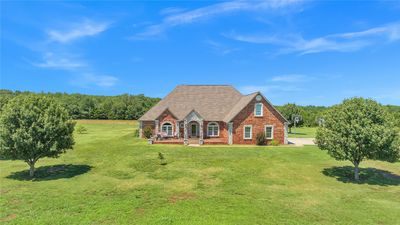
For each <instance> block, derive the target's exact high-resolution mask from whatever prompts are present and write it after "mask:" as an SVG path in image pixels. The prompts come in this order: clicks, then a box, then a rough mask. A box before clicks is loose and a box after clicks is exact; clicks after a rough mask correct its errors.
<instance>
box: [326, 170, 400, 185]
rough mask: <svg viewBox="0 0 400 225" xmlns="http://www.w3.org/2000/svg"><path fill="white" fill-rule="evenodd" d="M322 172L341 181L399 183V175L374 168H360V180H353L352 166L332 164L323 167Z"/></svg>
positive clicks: (374, 183) (378, 183) (375, 183)
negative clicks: (332, 165)
mask: <svg viewBox="0 0 400 225" xmlns="http://www.w3.org/2000/svg"><path fill="white" fill-rule="evenodd" d="M322 173H323V174H324V175H326V176H329V177H335V178H336V180H338V181H341V182H343V183H355V184H369V185H380V186H389V185H400V176H399V175H397V174H394V173H392V172H390V171H387V170H380V169H376V168H360V180H359V181H358V182H357V181H356V180H354V167H352V166H334V167H331V168H325V169H323V170H322Z"/></svg>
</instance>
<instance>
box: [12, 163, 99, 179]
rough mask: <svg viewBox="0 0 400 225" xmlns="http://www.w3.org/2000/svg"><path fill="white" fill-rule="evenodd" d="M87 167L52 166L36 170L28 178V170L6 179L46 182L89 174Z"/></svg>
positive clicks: (15, 173)
mask: <svg viewBox="0 0 400 225" xmlns="http://www.w3.org/2000/svg"><path fill="white" fill-rule="evenodd" d="M91 169H92V167H91V166H89V165H72V164H68V165H66V164H59V165H52V166H41V167H38V168H36V170H35V176H34V177H33V178H31V177H29V170H22V171H18V172H14V173H12V174H10V175H8V176H7V177H6V178H8V179H14V180H32V181H46V180H58V179H63V178H71V177H75V176H78V175H81V174H84V173H87V172H89V171H90V170H91Z"/></svg>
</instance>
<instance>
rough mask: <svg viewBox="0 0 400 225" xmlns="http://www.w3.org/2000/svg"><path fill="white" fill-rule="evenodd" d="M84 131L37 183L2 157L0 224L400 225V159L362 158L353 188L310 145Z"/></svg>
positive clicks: (91, 126)
mask: <svg viewBox="0 0 400 225" xmlns="http://www.w3.org/2000/svg"><path fill="white" fill-rule="evenodd" d="M85 126H86V127H87V128H88V133H87V134H81V135H76V146H75V149H74V150H73V151H70V152H68V153H66V154H64V155H63V156H61V157H60V158H58V159H42V160H40V161H39V163H38V165H37V167H38V168H39V169H38V172H37V175H38V178H36V179H35V180H33V181H30V180H27V169H28V167H27V165H26V164H25V163H23V162H20V161H6V160H2V161H0V166H1V170H0V184H1V190H0V191H1V192H0V193H1V198H0V209H1V210H0V223H10V224H199V225H203V224H363V225H365V224H399V223H400V219H399V212H400V177H399V175H400V163H396V164H390V163H385V162H377V161H368V162H364V163H362V165H361V166H362V167H363V169H362V175H361V179H362V182H361V183H360V184H356V183H353V182H351V180H349V177H351V168H350V167H348V166H349V165H350V164H349V163H347V162H336V161H334V160H333V159H331V158H330V157H329V156H328V155H327V154H326V153H325V152H322V151H320V150H318V149H317V147H313V146H307V147H256V146H253V147H243V146H233V147H226V146H225V147H218V146H211V147H210V146H205V147H184V146H178V145H152V146H149V145H147V144H146V142H145V141H143V140H138V139H135V138H134V137H133V130H134V125H132V124H126V123H118V124H113V123H107V124H101V123H86V124H85ZM158 152H162V153H164V155H165V156H166V159H167V161H168V164H167V165H165V166H162V165H160V164H159V160H158V158H157V157H158ZM57 165H58V166H57ZM52 166H53V167H52ZM54 166H55V167H54ZM49 168H50V169H49ZM366 168H370V169H366ZM371 168H373V169H371Z"/></svg>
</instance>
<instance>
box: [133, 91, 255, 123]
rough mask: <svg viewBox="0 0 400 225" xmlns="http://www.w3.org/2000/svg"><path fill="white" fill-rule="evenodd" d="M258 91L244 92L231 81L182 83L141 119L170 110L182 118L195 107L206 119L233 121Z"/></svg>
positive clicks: (150, 117) (148, 118)
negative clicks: (206, 83) (215, 83)
mask: <svg viewBox="0 0 400 225" xmlns="http://www.w3.org/2000/svg"><path fill="white" fill-rule="evenodd" d="M257 94H258V92H256V93H253V94H249V95H242V94H241V93H240V92H239V91H237V90H236V89H235V88H234V87H232V86H230V85H179V86H177V87H176V88H175V89H174V90H173V91H172V92H171V93H170V94H168V95H167V96H166V97H165V98H164V99H162V100H161V101H160V102H158V103H157V104H156V105H155V106H154V107H153V108H151V109H150V110H149V111H147V112H146V113H145V114H144V115H143V116H142V117H141V118H140V119H139V120H156V119H157V118H158V117H159V116H160V115H161V114H162V113H163V112H164V111H165V110H167V109H168V110H169V111H170V112H171V113H172V114H173V115H174V116H176V117H177V119H178V120H183V119H184V118H185V117H186V116H187V115H188V114H189V113H190V112H191V111H192V110H195V111H196V112H198V113H199V114H200V115H201V116H202V117H203V119H204V120H207V121H225V122H229V121H231V120H232V119H233V118H234V117H235V116H236V115H237V114H238V113H239V112H240V111H241V110H242V109H243V108H244V107H245V106H246V105H247V104H248V103H249V102H250V101H251V100H252V99H253V98H254V97H255V96H256V95H257Z"/></svg>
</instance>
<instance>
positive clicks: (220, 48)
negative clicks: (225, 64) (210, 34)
mask: <svg viewBox="0 0 400 225" xmlns="http://www.w3.org/2000/svg"><path fill="white" fill-rule="evenodd" d="M205 43H206V44H207V45H209V46H211V47H212V49H213V50H214V51H215V52H217V53H218V54H221V55H227V54H230V53H232V52H236V51H239V50H240V48H235V47H229V46H226V45H224V44H221V43H219V42H216V41H212V40H207V41H206V42H205Z"/></svg>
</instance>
